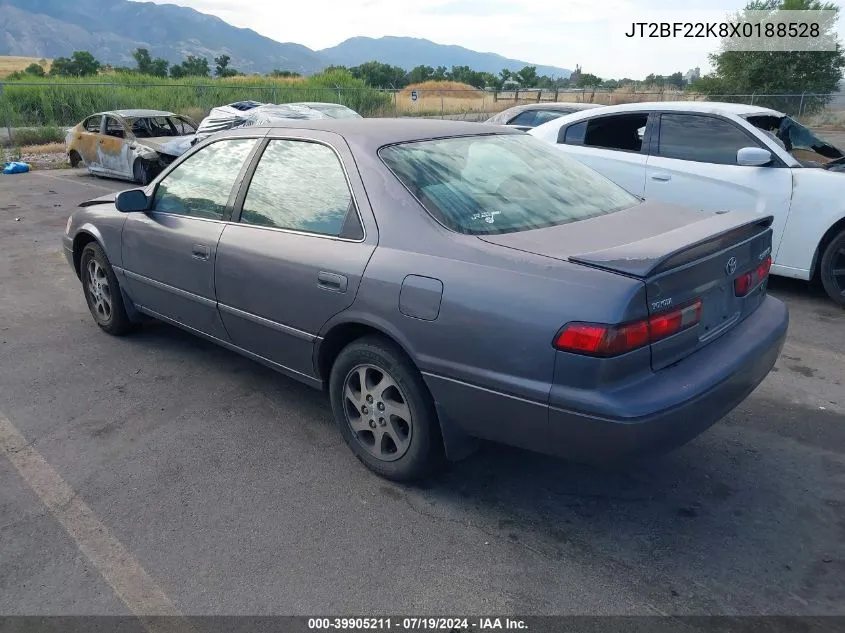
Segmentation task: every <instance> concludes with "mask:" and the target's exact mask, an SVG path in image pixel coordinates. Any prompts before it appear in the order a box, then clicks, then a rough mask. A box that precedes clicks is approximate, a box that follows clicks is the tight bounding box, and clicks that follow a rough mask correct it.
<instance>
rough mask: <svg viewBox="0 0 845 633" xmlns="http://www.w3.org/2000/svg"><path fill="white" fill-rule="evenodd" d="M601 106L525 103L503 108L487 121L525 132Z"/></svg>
mask: <svg viewBox="0 0 845 633" xmlns="http://www.w3.org/2000/svg"><path fill="white" fill-rule="evenodd" d="M599 107H601V106H599V105H597V104H595V103H558V102H552V103H548V102H546V103H544V102H538V103H525V104H522V105H517V106H513V107H512V108H508V109H506V110H502V111H501V112H498V113H496V114H494V115H493V116H491V117H490V118H489V119H487V120H486V121H485V123H489V124H493V125H510V126H513V127H515V128H517V129H519V130H522V131H523V132H526V131H528V130H530V129H531V128H535V127H537V126H538V125H542V124H543V123H547V122H548V121H553V120H554V119H556V118H558V117H562V116H564V115H565V114H572V113H573V112H581V111H582V110H590V109H592V108H599Z"/></svg>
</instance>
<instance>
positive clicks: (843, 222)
mask: <svg viewBox="0 0 845 633" xmlns="http://www.w3.org/2000/svg"><path fill="white" fill-rule="evenodd" d="M843 231H845V216H843V217H841V218H839V219H838V220H837V221H836V222H834V223H833V224H832V225H831V227H830V228H829V229H828V230H827V231H825V234H824V235H822V239H820V240H819V243H818V246H816V252H815V253H813V264H812V267H811V268H810V279H812V280H813V281H814V282H818V281H820V280H821V266H820V264H821V260H822V257H824V251H825V249H826V248H827V246H828V244H830V243H831V242H832V241H833V239H834V238H835V237H836V236H837V235H839V234H840V233H841V232H843Z"/></svg>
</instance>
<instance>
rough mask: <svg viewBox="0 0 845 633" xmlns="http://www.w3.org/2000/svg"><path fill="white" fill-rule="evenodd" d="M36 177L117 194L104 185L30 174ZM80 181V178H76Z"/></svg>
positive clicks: (36, 173) (42, 173) (34, 173)
mask: <svg viewBox="0 0 845 633" xmlns="http://www.w3.org/2000/svg"><path fill="white" fill-rule="evenodd" d="M30 173H32V174H33V175H34V176H40V177H41V178H50V179H51V180H59V181H61V182H69V183H71V184H74V185H79V186H80V187H90V188H91V189H99V190H100V191H106V192H108V193H117V192H116V191H115V190H114V189H111V188H109V187H104V186H103V185H95V184H92V183H90V182H78V181H77V180H73V179H72V178H65V177H62V176H54V175H53V174H45V173H44V172H43V171H33V172H30ZM76 178H77V179H78V178H79V177H78V176H76Z"/></svg>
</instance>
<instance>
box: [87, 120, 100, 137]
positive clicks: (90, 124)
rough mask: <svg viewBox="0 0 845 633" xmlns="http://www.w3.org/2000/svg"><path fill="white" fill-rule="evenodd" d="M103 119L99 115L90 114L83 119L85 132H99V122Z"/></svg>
mask: <svg viewBox="0 0 845 633" xmlns="http://www.w3.org/2000/svg"><path fill="white" fill-rule="evenodd" d="M102 120H103V117H101V116H92V117H89V118H88V119H86V120H85V131H86V132H93V133H94V134H99V133H100V122H101V121H102Z"/></svg>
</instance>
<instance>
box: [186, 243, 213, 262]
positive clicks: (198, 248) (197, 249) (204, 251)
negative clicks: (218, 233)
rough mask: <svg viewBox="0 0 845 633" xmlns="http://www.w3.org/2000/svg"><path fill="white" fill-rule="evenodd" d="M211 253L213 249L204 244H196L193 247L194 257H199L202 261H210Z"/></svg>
mask: <svg viewBox="0 0 845 633" xmlns="http://www.w3.org/2000/svg"><path fill="white" fill-rule="evenodd" d="M210 255H211V249H210V248H208V246H205V245H204V244H194V245H193V246H192V247H191V256H192V257H193V258H194V259H199V260H201V261H204V262H205V261H208V258H209V256H210Z"/></svg>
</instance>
